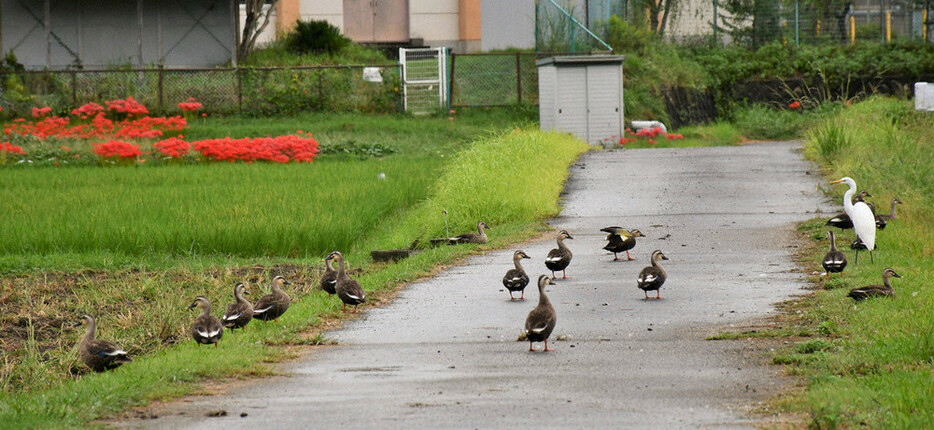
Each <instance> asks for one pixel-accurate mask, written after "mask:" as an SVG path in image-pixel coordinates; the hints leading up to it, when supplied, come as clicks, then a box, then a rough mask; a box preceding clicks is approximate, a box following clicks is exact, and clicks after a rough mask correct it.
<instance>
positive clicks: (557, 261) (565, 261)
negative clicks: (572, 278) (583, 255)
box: [545, 230, 574, 279]
mask: <svg viewBox="0 0 934 430" xmlns="http://www.w3.org/2000/svg"><path fill="white" fill-rule="evenodd" d="M564 239H574V238H573V237H571V234H570V233H568V231H567V230H561V231H559V232H558V238H557V241H558V247H557V248H555V249H552V250H551V251H548V256H547V257H545V267H547V268H548V270H551V279H557V276H555V272H557V271H558V270H560V271H561V273H562V274H563V279H567V278H568V273H567V271H566V270H565V269H567V267H568V265H569V264H571V257H573V256H574V255H573V254H571V250H570V249H568V247H567V245H565V244H564Z"/></svg>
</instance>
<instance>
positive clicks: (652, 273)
mask: <svg viewBox="0 0 934 430" xmlns="http://www.w3.org/2000/svg"><path fill="white" fill-rule="evenodd" d="M667 259H668V257H666V256H665V254H663V253H662V251H661V250H658V249H656V250H655V251H654V252H652V265H651V266H648V267H645V268H644V269H642V271H641V272H639V278H637V279H636V282H637V286H638V287H639V289H640V290H642V292H643V293H645V298H647V299H648V298H649V291H653V290H654V291H655V298H656V299H661V298H662V292H661V290H660V289H661V288H662V285H664V284H665V279H666V278H667V277H668V273H667V272H665V268H663V267H662V265H661V264H659V263H658V262H659V261H661V260H667Z"/></svg>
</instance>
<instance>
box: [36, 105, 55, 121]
mask: <svg viewBox="0 0 934 430" xmlns="http://www.w3.org/2000/svg"><path fill="white" fill-rule="evenodd" d="M50 113H52V108H51V107H49V106H46V107H41V108H40V107H34V108H32V117H33V118H42V117H44V116H46V115H48V114H50Z"/></svg>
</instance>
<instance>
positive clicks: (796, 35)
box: [795, 0, 800, 47]
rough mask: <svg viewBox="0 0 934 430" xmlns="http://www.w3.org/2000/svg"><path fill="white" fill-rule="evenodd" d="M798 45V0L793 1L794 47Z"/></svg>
mask: <svg viewBox="0 0 934 430" xmlns="http://www.w3.org/2000/svg"><path fill="white" fill-rule="evenodd" d="M799 43H800V41H799V33H798V0H795V47H797V46H798V44H799Z"/></svg>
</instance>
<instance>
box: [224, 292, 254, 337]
mask: <svg viewBox="0 0 934 430" xmlns="http://www.w3.org/2000/svg"><path fill="white" fill-rule="evenodd" d="M244 294H250V292H249V291H246V285H243V283H242V282H240V283H237V285H235V286H234V302H233V303H231V304H229V305H227V310H226V311H225V312H224V316H223V317H221V323H222V324H223V325H224V327H227V328H229V329H231V330H234V329H238V328H244V327H246V325H247V324H249V323H250V321H251V320H252V319H253V305H252V304H251V303H250V302H249V301H248V300H247V299H245V298H243V295H244Z"/></svg>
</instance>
